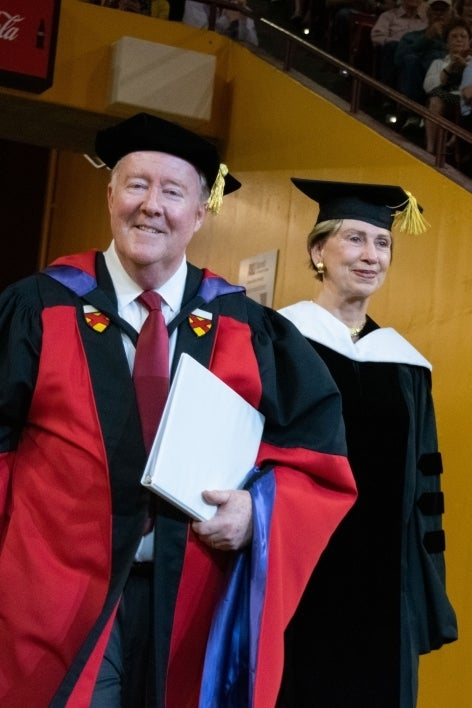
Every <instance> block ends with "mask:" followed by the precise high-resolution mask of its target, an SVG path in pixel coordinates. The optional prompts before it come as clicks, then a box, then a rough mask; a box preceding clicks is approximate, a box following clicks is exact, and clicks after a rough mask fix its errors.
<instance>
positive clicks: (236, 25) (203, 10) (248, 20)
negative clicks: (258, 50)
mask: <svg viewBox="0 0 472 708" xmlns="http://www.w3.org/2000/svg"><path fill="white" fill-rule="evenodd" d="M234 5H235V8H237V7H246V8H247V4H246V0H234ZM247 9H249V8H247ZM208 21H209V6H208V5H205V4H204V3H200V2H196V0H185V11H184V16H183V22H184V24H186V25H192V27H198V28H199V29H208ZM215 30H216V32H219V33H220V34H225V35H227V36H228V37H231V38H232V39H236V40H238V41H240V42H248V43H250V44H255V45H256V46H257V45H258V38H257V32H256V26H255V23H254V20H253V19H252V17H248V16H247V15H244V14H243V13H241V12H238V10H237V9H234V10H230V9H226V8H224V9H220V10H218V13H217V16H216V22H215Z"/></svg>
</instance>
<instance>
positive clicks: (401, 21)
mask: <svg viewBox="0 0 472 708" xmlns="http://www.w3.org/2000/svg"><path fill="white" fill-rule="evenodd" d="M427 7H428V6H427V3H426V2H423V0H401V2H400V4H399V5H398V6H397V7H394V8H393V9H391V10H386V11H385V12H382V13H381V14H380V15H379V16H378V18H377V22H376V23H375V25H374V26H373V27H372V31H371V33H370V37H371V39H372V44H373V45H374V48H375V50H376V57H377V74H378V77H379V79H380V80H381V81H382V82H383V83H384V84H386V85H387V86H392V87H395V71H394V65H393V57H394V54H395V50H396V48H397V45H398V42H399V41H400V39H401V38H402V37H403V35H405V34H407V33H408V32H414V31H417V30H423V29H425V28H426V25H427V20H426V12H427Z"/></svg>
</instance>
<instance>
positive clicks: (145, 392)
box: [133, 290, 169, 452]
mask: <svg viewBox="0 0 472 708" xmlns="http://www.w3.org/2000/svg"><path fill="white" fill-rule="evenodd" d="M137 300H138V302H140V303H141V304H142V305H144V307H146V308H147V309H148V310H149V315H148V316H147V318H146V320H145V322H144V324H143V326H142V328H141V332H140V333H139V337H138V343H137V345H136V356H135V359H134V368H133V381H134V387H135V390H136V398H137V401H138V408H139V416H140V418H141V427H142V430H143V438H144V445H145V447H146V450H147V452H149V450H150V449H151V445H152V441H153V439H154V435H155V433H156V430H157V426H158V425H159V421H160V419H161V415H162V410H163V408H164V404H165V402H166V398H167V394H168V393H169V336H168V334H167V327H166V323H165V320H164V316H163V314H162V311H161V296H160V295H158V294H157V293H155V292H153V291H152V290H146V291H145V292H143V293H142V294H141V295H140V296H139V297H138V298H137Z"/></svg>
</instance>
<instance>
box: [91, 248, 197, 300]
mask: <svg viewBox="0 0 472 708" xmlns="http://www.w3.org/2000/svg"><path fill="white" fill-rule="evenodd" d="M103 255H104V258H105V263H106V266H107V268H108V272H109V273H110V277H111V280H112V283H113V287H114V288H115V293H116V297H117V300H118V312H120V313H121V312H122V311H123V310H124V308H125V307H127V305H129V304H130V303H131V302H133V301H134V300H136V298H137V297H138V295H140V294H141V293H142V291H143V289H142V288H141V287H140V286H139V285H138V284H137V283H135V282H134V280H132V279H131V278H130V276H129V275H128V273H127V272H126V271H125V269H124V268H123V266H122V265H121V262H120V259H119V258H118V254H117V253H116V249H115V242H114V241H112V242H111V244H110V245H109V247H108V248H107V250H106V251H104V253H103ZM186 279H187V261H186V260H185V258H183V259H182V263H181V264H180V266H179V267H178V269H177V270H176V272H175V273H174V275H173V276H172V277H171V278H169V280H167V281H166V282H165V283H164V284H163V285H161V287H160V288H158V289H156V292H158V293H159V295H160V296H161V297H162V298H163V299H164V300H165V303H166V304H167V305H168V306H169V308H170V310H171V311H172V312H173V313H177V312H179V311H180V308H181V305H182V300H183V296H184V289H185V281H186Z"/></svg>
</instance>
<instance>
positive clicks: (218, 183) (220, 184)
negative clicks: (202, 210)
mask: <svg viewBox="0 0 472 708" xmlns="http://www.w3.org/2000/svg"><path fill="white" fill-rule="evenodd" d="M227 174H228V168H227V167H226V165H225V164H224V163H223V162H221V163H220V166H219V168H218V174H217V175H216V179H215V182H214V184H213V187H212V188H211V192H210V197H209V199H208V202H207V208H208V211H211V213H212V214H218V212H219V211H220V209H221V205H222V203H223V193H224V190H225V177H226V175H227Z"/></svg>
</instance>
